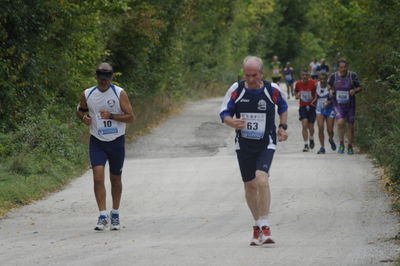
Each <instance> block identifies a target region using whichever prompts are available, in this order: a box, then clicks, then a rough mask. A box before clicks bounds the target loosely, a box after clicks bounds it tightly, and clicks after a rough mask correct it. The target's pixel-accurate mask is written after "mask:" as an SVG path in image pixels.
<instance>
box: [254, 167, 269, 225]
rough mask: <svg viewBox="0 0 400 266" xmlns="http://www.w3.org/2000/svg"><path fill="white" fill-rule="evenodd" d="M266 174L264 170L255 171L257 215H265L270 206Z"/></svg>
mask: <svg viewBox="0 0 400 266" xmlns="http://www.w3.org/2000/svg"><path fill="white" fill-rule="evenodd" d="M268 177H269V176H268V174H267V173H266V172H264V171H260V170H257V171H256V178H255V180H256V183H257V188H258V195H257V196H258V197H257V207H258V211H257V216H258V217H262V216H267V215H268V214H269V209H270V206H271V192H270V188H269V182H268Z"/></svg>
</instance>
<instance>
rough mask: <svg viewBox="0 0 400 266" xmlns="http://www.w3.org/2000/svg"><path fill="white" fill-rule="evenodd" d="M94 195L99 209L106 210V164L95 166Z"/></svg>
mask: <svg viewBox="0 0 400 266" xmlns="http://www.w3.org/2000/svg"><path fill="white" fill-rule="evenodd" d="M93 181H94V195H95V197H96V202H97V206H98V208H99V211H104V210H106V188H105V185H104V166H103V165H98V166H95V167H93Z"/></svg>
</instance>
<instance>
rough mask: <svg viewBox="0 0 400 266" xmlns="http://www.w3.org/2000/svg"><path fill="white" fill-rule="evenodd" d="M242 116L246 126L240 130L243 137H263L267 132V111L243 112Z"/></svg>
mask: <svg viewBox="0 0 400 266" xmlns="http://www.w3.org/2000/svg"><path fill="white" fill-rule="evenodd" d="M240 118H241V119H243V120H244V121H245V128H244V129H242V130H240V132H241V135H242V137H243V138H246V139H262V138H263V137H264V133H265V123H266V122H265V121H266V118H267V115H266V114H265V113H241V114H240Z"/></svg>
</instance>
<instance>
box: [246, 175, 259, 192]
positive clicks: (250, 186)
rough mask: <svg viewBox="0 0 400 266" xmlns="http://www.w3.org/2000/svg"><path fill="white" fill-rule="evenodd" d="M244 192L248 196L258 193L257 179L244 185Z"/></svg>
mask: <svg viewBox="0 0 400 266" xmlns="http://www.w3.org/2000/svg"><path fill="white" fill-rule="evenodd" d="M244 190H245V192H246V194H253V193H256V192H257V183H256V178H254V179H253V180H251V181H248V182H245V183H244Z"/></svg>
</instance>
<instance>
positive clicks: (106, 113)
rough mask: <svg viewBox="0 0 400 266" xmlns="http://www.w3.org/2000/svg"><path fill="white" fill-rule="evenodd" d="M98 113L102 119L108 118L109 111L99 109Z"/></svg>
mask: <svg viewBox="0 0 400 266" xmlns="http://www.w3.org/2000/svg"><path fill="white" fill-rule="evenodd" d="M100 115H101V118H102V119H110V116H111V113H110V112H109V111H108V110H106V109H101V110H100Z"/></svg>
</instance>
